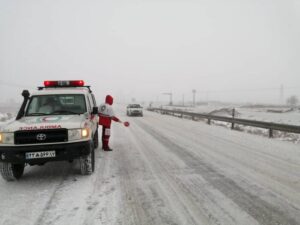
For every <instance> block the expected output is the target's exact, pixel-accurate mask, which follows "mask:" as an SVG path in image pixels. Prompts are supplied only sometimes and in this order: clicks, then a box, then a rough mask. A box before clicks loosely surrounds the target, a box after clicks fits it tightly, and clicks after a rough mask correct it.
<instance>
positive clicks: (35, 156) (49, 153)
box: [26, 151, 56, 159]
mask: <svg viewBox="0 0 300 225" xmlns="http://www.w3.org/2000/svg"><path fill="white" fill-rule="evenodd" d="M55 155H56V154H55V151H46V152H26V159H40V158H53V157H55Z"/></svg>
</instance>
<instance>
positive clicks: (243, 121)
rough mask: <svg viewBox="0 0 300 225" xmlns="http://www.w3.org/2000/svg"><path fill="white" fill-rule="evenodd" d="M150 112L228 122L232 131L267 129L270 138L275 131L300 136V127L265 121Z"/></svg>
mask: <svg viewBox="0 0 300 225" xmlns="http://www.w3.org/2000/svg"><path fill="white" fill-rule="evenodd" d="M148 110H149V111H155V112H160V113H163V114H168V115H173V116H179V117H183V116H189V117H191V118H192V119H193V120H194V119H196V118H204V119H207V123H208V124H210V123H211V121H212V120H215V121H222V122H228V123H231V129H234V125H235V124H240V125H244V126H251V127H259V128H265V129H268V130H269V137H270V138H271V137H273V130H278V131H284V132H289V133H297V134H300V126H295V125H288V124H280V123H271V122H263V121H257V120H247V119H238V118H234V117H225V116H215V115H210V114H203V113H194V112H185V111H179V110H170V109H162V108H148Z"/></svg>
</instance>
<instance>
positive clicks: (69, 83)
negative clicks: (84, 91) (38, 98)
mask: <svg viewBox="0 0 300 225" xmlns="http://www.w3.org/2000/svg"><path fill="white" fill-rule="evenodd" d="M44 86H45V87H82V86H84V81H83V80H59V81H54V80H46V81H44Z"/></svg>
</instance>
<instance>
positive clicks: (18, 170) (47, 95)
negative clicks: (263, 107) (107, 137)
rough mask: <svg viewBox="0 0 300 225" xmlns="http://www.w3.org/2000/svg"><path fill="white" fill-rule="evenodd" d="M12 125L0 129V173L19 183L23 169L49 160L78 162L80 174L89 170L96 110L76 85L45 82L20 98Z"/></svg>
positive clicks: (80, 83) (84, 90)
mask: <svg viewBox="0 0 300 225" xmlns="http://www.w3.org/2000/svg"><path fill="white" fill-rule="evenodd" d="M22 95H23V97H24V101H23V104H22V106H21V108H20V111H19V113H18V115H17V117H16V120H14V121H12V122H10V123H8V124H7V125H6V126H4V127H2V128H1V130H0V173H1V175H2V177H3V178H4V179H5V180H7V181H11V180H15V179H19V178H20V177H21V176H22V175H23V172H24V167H25V165H31V166H32V165H43V164H45V163H46V162H49V161H69V162H72V161H73V160H74V159H78V160H79V161H80V170H81V174H83V175H87V174H91V173H92V172H93V171H94V168H95V155H94V154H95V153H94V149H95V148H97V146H98V107H97V105H96V101H95V98H94V95H93V93H92V91H91V89H90V87H89V86H84V82H83V81H82V80H75V81H45V82H44V86H43V87H39V88H38V91H36V92H34V93H33V94H32V95H30V94H29V92H28V91H27V90H24V91H23V93H22Z"/></svg>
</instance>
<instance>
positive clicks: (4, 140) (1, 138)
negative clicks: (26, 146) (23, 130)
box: [0, 132, 14, 144]
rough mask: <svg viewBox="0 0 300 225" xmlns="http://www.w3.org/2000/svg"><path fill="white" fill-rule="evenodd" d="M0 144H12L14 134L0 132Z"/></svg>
mask: <svg viewBox="0 0 300 225" xmlns="http://www.w3.org/2000/svg"><path fill="white" fill-rule="evenodd" d="M0 144H14V133H5V132H4V133H2V132H0Z"/></svg>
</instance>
